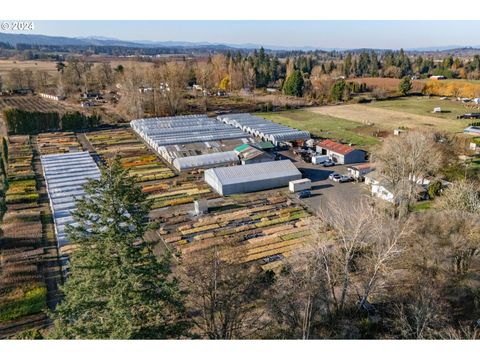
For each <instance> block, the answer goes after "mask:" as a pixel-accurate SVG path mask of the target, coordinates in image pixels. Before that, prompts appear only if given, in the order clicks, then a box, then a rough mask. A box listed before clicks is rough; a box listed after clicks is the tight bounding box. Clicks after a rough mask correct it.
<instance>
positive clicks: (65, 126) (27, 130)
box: [3, 108, 100, 135]
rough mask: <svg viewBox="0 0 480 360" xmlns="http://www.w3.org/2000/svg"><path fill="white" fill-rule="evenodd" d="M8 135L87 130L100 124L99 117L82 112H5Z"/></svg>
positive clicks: (14, 110) (19, 110)
mask: <svg viewBox="0 0 480 360" xmlns="http://www.w3.org/2000/svg"><path fill="white" fill-rule="evenodd" d="M3 118H4V119H5V124H6V126H7V131H8V134H10V135H17V134H29V135H30V134H37V133H40V132H45V131H51V130H75V129H86V128H92V127H95V126H98V125H99V124H100V116H99V115H85V114H82V113H81V112H78V111H76V112H68V113H65V114H59V113H58V112H40V111H26V110H21V109H17V108H7V109H5V110H3Z"/></svg>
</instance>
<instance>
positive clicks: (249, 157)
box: [234, 144, 274, 165]
mask: <svg viewBox="0 0 480 360" xmlns="http://www.w3.org/2000/svg"><path fill="white" fill-rule="evenodd" d="M234 151H235V152H236V153H237V155H238V157H239V158H240V161H241V163H242V165H248V164H255V163H262V162H268V161H273V160H274V159H273V157H272V156H271V155H270V154H267V153H266V152H264V151H262V150H260V149H258V148H256V147H253V146H251V145H249V144H243V145H240V146H238V147H236V148H235V150H234Z"/></svg>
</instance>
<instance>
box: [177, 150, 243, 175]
mask: <svg viewBox="0 0 480 360" xmlns="http://www.w3.org/2000/svg"><path fill="white" fill-rule="evenodd" d="M238 163H239V160H238V156H237V153H236V152H235V151H225V152H218V153H212V154H203V155H197V156H187V157H179V158H176V159H175V160H173V166H174V167H175V168H176V169H177V170H178V171H186V170H193V169H209V168H212V167H216V166H226V165H237V164H238Z"/></svg>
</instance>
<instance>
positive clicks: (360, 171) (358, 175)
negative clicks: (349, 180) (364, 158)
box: [347, 163, 375, 181]
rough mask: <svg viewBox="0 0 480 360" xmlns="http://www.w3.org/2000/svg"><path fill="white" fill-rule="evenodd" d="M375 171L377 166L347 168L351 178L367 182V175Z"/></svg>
mask: <svg viewBox="0 0 480 360" xmlns="http://www.w3.org/2000/svg"><path fill="white" fill-rule="evenodd" d="M374 170H375V164H371V163H367V164H360V165H353V166H349V167H347V171H348V173H349V175H350V176H351V177H353V178H354V179H356V180H360V181H363V180H365V175H367V174H368V173H370V172H372V171H374Z"/></svg>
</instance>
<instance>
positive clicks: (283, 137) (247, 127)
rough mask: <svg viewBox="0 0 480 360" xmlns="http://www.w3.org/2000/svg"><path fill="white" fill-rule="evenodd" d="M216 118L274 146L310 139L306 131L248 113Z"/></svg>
mask: <svg viewBox="0 0 480 360" xmlns="http://www.w3.org/2000/svg"><path fill="white" fill-rule="evenodd" d="M217 119H218V120H219V121H221V122H223V123H225V124H228V125H232V126H234V127H236V128H239V129H241V130H242V131H244V132H247V133H249V134H251V135H253V136H256V137H258V138H261V139H262V140H264V141H270V142H272V143H273V144H274V145H276V146H277V145H279V144H280V143H285V142H291V141H298V140H309V139H310V133H309V132H308V131H302V130H297V129H293V128H291V127H288V126H285V125H280V124H277V123H274V122H272V121H270V120H267V119H264V118H261V117H258V116H252V115H250V114H228V115H220V116H217Z"/></svg>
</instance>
